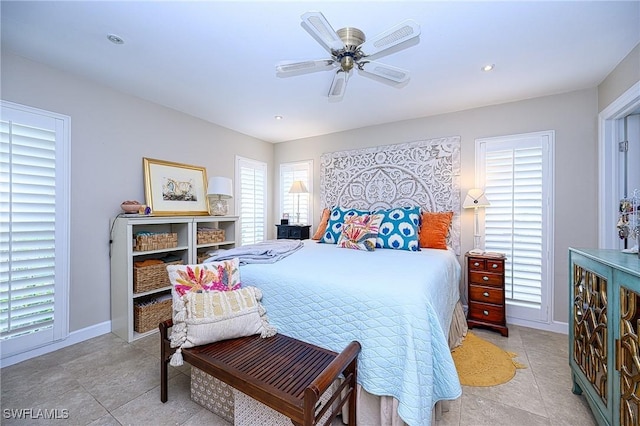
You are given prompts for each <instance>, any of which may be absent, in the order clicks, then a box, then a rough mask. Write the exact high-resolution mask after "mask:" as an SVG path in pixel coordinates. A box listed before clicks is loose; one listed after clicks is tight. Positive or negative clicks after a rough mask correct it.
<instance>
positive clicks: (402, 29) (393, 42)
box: [360, 19, 420, 56]
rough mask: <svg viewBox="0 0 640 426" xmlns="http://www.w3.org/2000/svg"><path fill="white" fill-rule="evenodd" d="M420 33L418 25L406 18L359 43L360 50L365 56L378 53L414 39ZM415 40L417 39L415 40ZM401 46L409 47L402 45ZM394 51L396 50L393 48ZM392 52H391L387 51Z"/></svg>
mask: <svg viewBox="0 0 640 426" xmlns="http://www.w3.org/2000/svg"><path fill="white" fill-rule="evenodd" d="M419 35H420V25H418V23H417V22H415V21H413V20H411V19H407V20H406V21H402V22H400V23H399V24H397V25H395V26H393V27H391V28H389V29H388V30H386V31H384V32H382V33H380V34H378V35H376V36H374V37H371V38H370V39H368V40H367V41H365V42H364V43H362V44H361V45H360V50H362V52H363V53H364V54H365V55H366V56H374V55H380V54H381V53H382V52H384V51H385V50H387V49H391V48H392V47H395V46H398V45H399V44H401V43H404V42H406V41H409V40H411V39H414V38H416V37H418V36H419ZM416 41H417V40H416ZM403 47H409V45H408V44H407V46H403ZM394 51H396V50H394ZM388 53H392V52H388Z"/></svg>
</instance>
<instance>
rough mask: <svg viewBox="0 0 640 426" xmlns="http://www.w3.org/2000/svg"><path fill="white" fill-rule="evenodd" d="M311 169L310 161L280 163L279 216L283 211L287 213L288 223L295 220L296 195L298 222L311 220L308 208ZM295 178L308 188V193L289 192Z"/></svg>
mask: <svg viewBox="0 0 640 426" xmlns="http://www.w3.org/2000/svg"><path fill="white" fill-rule="evenodd" d="M312 169H313V162H312V161H305V162H301V163H286V164H281V165H280V217H282V215H283V214H284V213H288V214H289V223H294V222H296V220H297V216H296V213H297V211H298V195H299V196H300V223H302V224H306V225H308V224H310V223H312V221H313V217H312V214H311V208H310V201H311V192H312V185H311V171H312ZM296 180H300V181H302V182H304V184H305V186H306V187H307V189H308V190H309V193H308V194H290V193H289V189H290V188H291V185H292V184H293V182H294V181H296Z"/></svg>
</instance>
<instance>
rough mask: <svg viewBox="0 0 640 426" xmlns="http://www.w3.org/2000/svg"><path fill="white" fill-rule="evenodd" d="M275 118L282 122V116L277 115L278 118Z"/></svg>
mask: <svg viewBox="0 0 640 426" xmlns="http://www.w3.org/2000/svg"><path fill="white" fill-rule="evenodd" d="M273 118H275V119H276V120H282V116H281V115H276V116H275V117H273Z"/></svg>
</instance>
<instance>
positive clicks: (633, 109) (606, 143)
mask: <svg viewBox="0 0 640 426" xmlns="http://www.w3.org/2000/svg"><path fill="white" fill-rule="evenodd" d="M598 124H599V136H598V159H599V160H598V163H599V164H598V166H599V167H598V169H599V185H598V186H599V188H598V212H599V221H598V222H599V223H598V247H599V248H606V249H623V248H625V246H624V244H625V242H624V240H621V239H620V237H619V235H618V230H617V228H616V223H617V221H618V208H619V203H620V199H621V198H622V197H625V196H632V195H633V191H634V189H638V190H640V81H639V82H637V83H636V84H634V85H633V86H632V87H631V88H629V90H627V91H626V92H625V93H624V94H622V96H620V97H619V98H618V99H616V100H615V101H613V102H612V103H611V104H610V105H609V106H608V107H607V108H605V109H604V110H603V111H602V112H601V113H600V115H599V117H598ZM635 243H636V242H635V241H632V242H629V243H628V244H629V245H630V246H632V245H634V244H635Z"/></svg>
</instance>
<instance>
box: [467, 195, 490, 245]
mask: <svg viewBox="0 0 640 426" xmlns="http://www.w3.org/2000/svg"><path fill="white" fill-rule="evenodd" d="M489 205H490V204H489V200H487V197H486V196H485V195H484V190H482V189H479V188H471V189H470V190H469V191H468V192H467V197H466V198H465V199H464V203H463V204H462V207H464V208H465V209H471V208H472V209H473V214H474V216H475V218H474V219H475V221H474V223H473V250H469V253H471V254H483V253H484V250H482V249H481V248H480V237H481V236H480V230H479V229H478V228H479V227H480V226H479V225H478V208H479V207H487V206H489Z"/></svg>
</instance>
